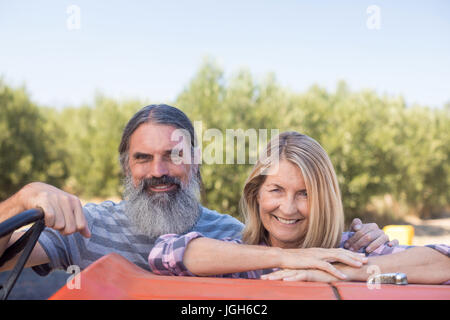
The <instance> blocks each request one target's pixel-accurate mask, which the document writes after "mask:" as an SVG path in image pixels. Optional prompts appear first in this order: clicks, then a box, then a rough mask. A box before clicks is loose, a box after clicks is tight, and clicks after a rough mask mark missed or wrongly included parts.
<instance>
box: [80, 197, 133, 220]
mask: <svg viewBox="0 0 450 320" xmlns="http://www.w3.org/2000/svg"><path fill="white" fill-rule="evenodd" d="M83 211H84V214H85V216H86V218H87V219H88V220H102V221H107V220H111V221H120V220H121V219H125V211H124V201H121V202H118V203H116V202H113V201H110V200H108V201H103V202H101V203H87V204H86V205H84V206H83Z"/></svg>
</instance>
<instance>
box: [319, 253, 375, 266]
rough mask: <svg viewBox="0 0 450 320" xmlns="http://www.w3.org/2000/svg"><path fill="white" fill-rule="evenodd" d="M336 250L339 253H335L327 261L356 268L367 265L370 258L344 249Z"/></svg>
mask: <svg viewBox="0 0 450 320" xmlns="http://www.w3.org/2000/svg"><path fill="white" fill-rule="evenodd" d="M336 250H337V251H335V252H333V254H332V255H330V256H329V258H328V259H327V261H329V262H341V263H344V264H347V265H349V266H351V267H356V268H359V267H361V266H362V265H363V264H364V263H367V261H368V258H367V257H366V256H365V255H364V254H363V253H355V252H351V251H348V250H344V249H336Z"/></svg>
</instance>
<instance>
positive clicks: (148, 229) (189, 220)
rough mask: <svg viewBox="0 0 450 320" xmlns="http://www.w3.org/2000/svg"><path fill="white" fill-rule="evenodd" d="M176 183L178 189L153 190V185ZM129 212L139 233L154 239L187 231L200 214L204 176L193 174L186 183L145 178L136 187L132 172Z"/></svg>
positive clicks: (128, 179)
mask: <svg viewBox="0 0 450 320" xmlns="http://www.w3.org/2000/svg"><path fill="white" fill-rule="evenodd" d="M165 184H176V185H177V187H176V188H175V190H171V191H168V192H152V191H151V190H150V189H149V186H155V185H165ZM124 187H125V188H124V199H125V200H126V202H125V213H126V215H127V216H128V217H129V218H130V220H131V222H132V223H133V225H134V226H135V227H136V228H137V230H138V231H139V232H141V233H142V234H145V235H147V236H148V237H150V238H157V237H159V236H161V235H163V234H167V233H176V234H183V233H185V232H187V231H188V230H190V229H191V228H192V227H193V226H194V225H195V223H196V222H197V220H198V217H199V216H200V203H199V195H200V179H199V178H198V177H197V175H196V174H191V177H190V179H189V182H188V184H187V185H186V186H184V185H183V183H181V181H180V180H179V179H177V178H174V177H170V176H163V177H161V178H148V179H142V180H141V181H140V182H139V185H138V186H137V187H135V185H134V183H133V180H132V178H131V176H130V175H127V176H126V177H125V179H124Z"/></svg>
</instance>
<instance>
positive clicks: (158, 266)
mask: <svg viewBox="0 0 450 320" xmlns="http://www.w3.org/2000/svg"><path fill="white" fill-rule="evenodd" d="M200 237H203V235H202V234H201V233H199V232H189V233H187V234H185V235H178V234H166V235H163V236H160V237H159V238H158V239H157V240H156V242H155V245H154V247H153V249H152V250H151V251H150V254H149V256H148V263H149V266H150V270H151V271H152V272H153V273H155V274H159V275H165V276H192V277H195V276H196V275H195V274H193V273H192V272H190V271H189V270H188V269H187V268H186V266H185V265H184V263H183V256H184V252H185V251H186V247H187V245H188V244H189V242H190V241H192V240H194V239H196V238H200ZM222 241H227V242H234V243H239V244H241V243H242V241H241V240H237V239H231V238H225V239H222ZM272 271H275V269H267V270H252V271H247V272H239V273H228V274H221V275H216V276H214V277H218V278H245V279H258V278H259V277H260V276H261V275H262V274H265V273H270V272H272Z"/></svg>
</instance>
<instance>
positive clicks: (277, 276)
mask: <svg viewBox="0 0 450 320" xmlns="http://www.w3.org/2000/svg"><path fill="white" fill-rule="evenodd" d="M296 272H297V270H289V269H284V270H278V271H275V272H272V273H269V274H263V275H262V276H261V279H263V280H281V279H283V278H285V277H292V276H294V275H295V274H296Z"/></svg>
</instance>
